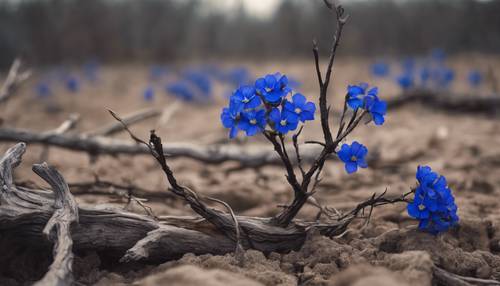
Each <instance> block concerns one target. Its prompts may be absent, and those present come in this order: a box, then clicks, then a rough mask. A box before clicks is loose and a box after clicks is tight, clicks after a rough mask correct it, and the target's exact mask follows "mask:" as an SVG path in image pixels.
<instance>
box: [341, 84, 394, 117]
mask: <svg viewBox="0 0 500 286" xmlns="http://www.w3.org/2000/svg"><path fill="white" fill-rule="evenodd" d="M367 89H368V84H366V83H362V84H359V85H349V86H348V87H347V105H348V106H349V107H351V108H352V109H355V110H356V109H358V108H364V109H366V110H367V111H368V112H369V113H370V115H371V117H372V119H373V122H375V124H376V125H382V124H384V121H385V119H384V116H385V114H386V113H387V103H386V102H385V101H383V100H380V99H379V97H378V87H376V86H375V87H372V88H371V89H370V90H368V92H366V90H367ZM365 93H366V94H365Z"/></svg>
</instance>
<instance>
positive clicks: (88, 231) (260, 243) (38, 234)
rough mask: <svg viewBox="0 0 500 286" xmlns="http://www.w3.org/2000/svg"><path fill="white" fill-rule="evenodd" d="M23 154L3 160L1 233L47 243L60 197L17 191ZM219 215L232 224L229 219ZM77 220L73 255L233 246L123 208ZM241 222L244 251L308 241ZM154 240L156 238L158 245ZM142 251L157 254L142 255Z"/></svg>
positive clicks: (187, 225) (171, 254)
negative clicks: (16, 175) (14, 174)
mask: <svg viewBox="0 0 500 286" xmlns="http://www.w3.org/2000/svg"><path fill="white" fill-rule="evenodd" d="M25 149H26V144H24V143H19V144H17V145H15V146H14V147H12V148H10V149H9V150H8V151H7V152H6V154H5V156H4V157H3V158H2V159H1V160H0V186H1V187H2V191H1V193H0V231H2V232H3V233H6V234H7V233H10V232H14V233H16V237H24V238H27V239H32V240H33V241H34V243H36V241H39V240H41V239H43V233H42V231H43V229H44V227H45V226H46V225H47V224H48V223H49V220H50V218H51V217H53V215H54V211H57V209H56V208H55V206H54V199H56V198H57V193H56V194H54V193H53V192H49V191H42V190H33V189H29V188H24V187H17V186H15V184H14V183H13V181H12V171H13V168H14V167H16V166H18V165H19V163H20V162H21V156H22V154H23V153H24V151H25ZM60 179H62V178H60ZM53 187H54V186H53ZM56 205H57V204H56ZM220 215H221V216H224V217H226V218H227V220H228V221H231V217H230V215H229V214H225V213H220ZM77 216H78V218H79V223H78V224H74V225H72V227H71V237H72V238H73V249H74V250H94V251H101V252H105V253H107V254H109V255H111V256H113V257H116V258H117V259H118V258H120V257H122V256H123V255H125V254H126V253H127V256H126V258H124V261H131V260H134V259H143V260H145V261H155V262H158V260H161V261H167V260H170V259H174V258H178V257H180V256H182V255H183V254H185V253H197V254H203V253H213V254H224V253H228V252H231V251H233V250H234V247H235V242H234V241H233V240H232V239H229V238H227V237H225V236H224V235H223V234H222V233H221V232H220V231H218V229H216V228H215V227H214V226H213V225H212V224H211V223H208V222H207V221H206V220H204V219H202V218H199V217H164V218H161V220H160V221H158V220H155V219H153V218H151V217H148V216H144V215H139V214H134V213H130V212H126V211H123V210H120V209H115V208H103V207H84V206H79V207H78V214H77ZM237 219H238V222H239V224H240V227H241V229H242V233H241V239H242V244H243V246H244V247H245V248H254V249H257V250H261V251H264V252H272V251H278V252H286V251H290V250H293V249H299V248H300V247H301V246H302V244H303V242H304V240H305V236H306V228H305V227H303V226H300V225H295V224H293V225H291V226H289V227H287V228H280V227H276V226H273V225H271V224H270V223H269V222H270V219H269V218H252V217H237ZM157 229H160V230H159V231H158V232H155V233H152V234H151V235H149V236H150V238H148V233H150V232H151V231H153V230H157ZM117 234H119V235H117ZM153 234H154V235H153ZM151 236H152V237H157V238H158V241H155V240H154V239H151ZM173 238H175V239H173ZM183 241H199V242H200V243H194V244H193V245H189V244H187V243H182V247H180V246H179V244H180V243H181V242H183ZM134 246H135V247H134ZM133 247H134V248H133ZM132 248H133V249H132ZM140 249H142V250H140ZM144 249H154V250H153V251H146V252H144ZM127 251H128V252H127ZM141 251H142V252H141ZM135 253H137V254H135ZM139 253H142V254H141V255H139ZM144 253H146V254H144Z"/></svg>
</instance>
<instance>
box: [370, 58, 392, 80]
mask: <svg viewBox="0 0 500 286" xmlns="http://www.w3.org/2000/svg"><path fill="white" fill-rule="evenodd" d="M371 72H372V74H373V75H374V76H378V77H386V76H388V75H389V72H390V69H389V65H388V64H387V63H385V62H382V61H377V62H375V63H374V64H372V66H371Z"/></svg>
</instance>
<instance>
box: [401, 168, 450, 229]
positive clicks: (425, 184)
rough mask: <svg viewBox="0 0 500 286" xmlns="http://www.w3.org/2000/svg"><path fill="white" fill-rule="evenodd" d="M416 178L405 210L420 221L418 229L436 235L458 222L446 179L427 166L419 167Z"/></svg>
mask: <svg viewBox="0 0 500 286" xmlns="http://www.w3.org/2000/svg"><path fill="white" fill-rule="evenodd" d="M416 178H417V181H418V187H417V189H416V191H415V197H414V199H413V202H411V203H409V204H408V206H407V210H408V214H409V215H410V216H411V217H413V218H416V219H418V220H419V221H420V223H419V225H418V227H419V229H421V230H424V231H428V232H430V233H433V234H438V233H440V232H443V231H446V230H448V229H449V228H451V227H453V226H455V225H456V224H457V223H458V220H459V218H458V215H457V205H456V204H455V199H454V198H453V194H452V193H451V190H450V188H449V187H448V185H447V182H446V178H445V177H443V176H439V175H438V174H437V173H435V172H433V171H432V169H431V168H430V167H428V166H419V167H418V168H417V174H416Z"/></svg>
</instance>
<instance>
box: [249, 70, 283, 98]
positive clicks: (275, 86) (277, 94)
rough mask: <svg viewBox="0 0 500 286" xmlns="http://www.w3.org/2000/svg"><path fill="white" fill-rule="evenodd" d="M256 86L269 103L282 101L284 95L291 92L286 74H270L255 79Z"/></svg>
mask: <svg viewBox="0 0 500 286" xmlns="http://www.w3.org/2000/svg"><path fill="white" fill-rule="evenodd" d="M255 88H256V90H257V92H259V94H261V95H262V96H263V97H264V99H265V100H266V101H267V102H269V103H280V102H281V100H282V99H283V97H285V96H287V95H288V94H289V93H290V92H291V89H290V88H289V87H288V78H287V77H286V76H285V75H284V76H280V75H272V74H268V75H266V76H265V77H263V78H259V79H257V80H256V81H255Z"/></svg>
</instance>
